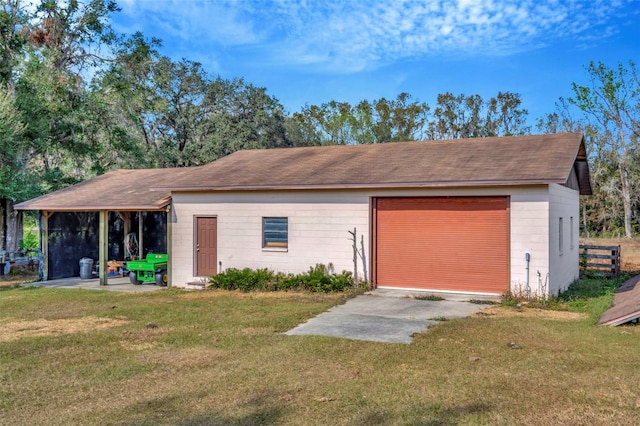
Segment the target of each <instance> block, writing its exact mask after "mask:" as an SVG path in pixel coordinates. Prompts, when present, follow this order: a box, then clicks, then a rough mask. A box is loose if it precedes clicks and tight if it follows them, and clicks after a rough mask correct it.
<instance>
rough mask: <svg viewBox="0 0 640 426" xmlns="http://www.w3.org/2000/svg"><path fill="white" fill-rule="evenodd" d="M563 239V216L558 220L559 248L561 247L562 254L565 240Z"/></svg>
mask: <svg viewBox="0 0 640 426" xmlns="http://www.w3.org/2000/svg"><path fill="white" fill-rule="evenodd" d="M562 239H563V234H562V218H560V220H559V221H558V248H559V249H560V254H562V250H563V248H564V247H563V246H564V241H562Z"/></svg>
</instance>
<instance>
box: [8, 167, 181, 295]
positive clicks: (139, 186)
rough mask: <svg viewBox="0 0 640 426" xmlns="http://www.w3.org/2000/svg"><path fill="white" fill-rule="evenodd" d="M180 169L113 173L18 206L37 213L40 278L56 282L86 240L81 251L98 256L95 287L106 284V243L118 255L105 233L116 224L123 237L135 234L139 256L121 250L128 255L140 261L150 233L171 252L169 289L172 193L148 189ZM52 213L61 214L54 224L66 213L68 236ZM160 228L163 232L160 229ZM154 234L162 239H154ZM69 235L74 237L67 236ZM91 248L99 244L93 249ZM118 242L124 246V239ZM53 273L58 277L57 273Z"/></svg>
mask: <svg viewBox="0 0 640 426" xmlns="http://www.w3.org/2000/svg"><path fill="white" fill-rule="evenodd" d="M183 171H184V169H182V170H179V169H143V170H117V171H113V172H109V173H106V174H104V175H102V176H99V177H97V178H95V179H91V180H88V181H85V182H82V183H79V184H77V185H74V186H70V187H68V188H65V189H62V190H59V191H56V192H54V193H51V194H47V195H43V196H41V197H38V198H35V199H33V200H29V201H26V202H23V203H20V204H18V205H16V209H17V210H35V211H38V212H39V214H40V237H41V238H40V241H41V243H40V244H41V251H42V256H43V262H42V268H41V278H42V280H44V281H47V280H50V279H52V278H54V275H53V274H52V273H53V272H54V269H55V268H56V267H57V265H59V264H60V263H61V262H71V261H73V262H79V260H80V259H79V257H82V256H80V255H79V253H77V249H78V247H79V245H82V244H84V243H86V242H88V243H87V244H88V246H87V247H84V250H85V251H86V252H91V253H95V252H97V260H98V264H99V268H98V277H99V283H100V285H107V278H108V277H107V263H108V261H109V260H112V259H110V256H109V254H110V247H109V244H110V243H112V250H111V253H114V251H115V252H118V253H119V252H120V251H119V250H115V249H114V248H113V244H114V243H117V244H120V242H119V241H118V242H116V241H110V238H109V234H110V231H113V224H114V223H116V222H119V224H121V225H122V227H123V230H122V231H123V235H124V236H129V235H133V236H135V240H136V243H137V244H136V245H137V250H136V251H137V252H130V251H128V250H124V251H125V252H128V253H127V254H128V255H129V256H136V257H138V258H144V255H145V254H146V252H148V251H149V246H150V244H147V243H146V241H145V240H146V239H148V237H149V235H151V234H153V233H155V237H156V240H158V239H159V240H161V241H160V242H159V243H156V244H155V246H156V247H158V246H161V247H162V246H163V247H164V248H165V250H166V252H167V254H169V260H168V262H169V264H168V265H167V269H168V275H169V277H168V278H169V281H168V285H171V255H170V250H171V195H170V193H169V192H168V191H153V190H152V189H151V188H152V187H153V186H157V185H158V184H162V183H165V182H168V181H170V180H171V179H173V178H174V176H175V175H176V174H179V173H180V172H183ZM56 214H58V215H59V216H58V217H57V219H58V222H60V221H63V222H64V221H65V217H63V216H61V215H65V214H67V216H66V220H67V222H66V226H67V227H73V228H74V229H72V230H71V232H67V233H66V236H65V232H62V231H60V230H59V229H54V227H52V224H56V226H59V225H58V222H55V221H54V220H53V219H55V218H56V217H54V215H56ZM69 214H70V215H69ZM145 222H146V225H145ZM110 223H111V225H112V226H111V227H110V226H109V225H110ZM154 223H155V224H156V225H157V226H156V225H154ZM163 225H164V227H165V228H166V229H162V227H163ZM158 230H160V235H157V234H158V232H156V231H158ZM95 233H97V238H96V235H94V234H95ZM70 234H73V235H74V236H76V238H70V237H69V235H70ZM111 240H113V238H112V239H111ZM162 243H164V244H162ZM95 244H97V246H98V247H97V250H96V248H95ZM122 244H123V246H124V244H125V243H124V241H122ZM127 248H130V247H127ZM65 253H67V254H68V253H72V255H71V256H68V255H65ZM120 254H121V255H122V256H123V254H122V253H120ZM65 256H66V258H64V257H65ZM69 257H72V259H70V258H69ZM123 257H124V256H123ZM116 260H124V258H123V259H116ZM56 274H57V275H60V273H59V272H56ZM62 275H67V276H65V277H62V276H55V278H66V277H68V276H69V272H66V273H63V274H62Z"/></svg>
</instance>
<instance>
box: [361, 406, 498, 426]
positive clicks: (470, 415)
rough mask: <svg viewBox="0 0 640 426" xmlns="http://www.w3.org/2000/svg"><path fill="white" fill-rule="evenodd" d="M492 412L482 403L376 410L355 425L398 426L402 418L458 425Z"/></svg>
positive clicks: (434, 424)
mask: <svg viewBox="0 0 640 426" xmlns="http://www.w3.org/2000/svg"><path fill="white" fill-rule="evenodd" d="M489 411H491V406H489V405H487V404H482V403H471V404H460V405H453V406H451V407H442V406H441V405H428V406H419V407H416V408H415V409H414V410H413V411H412V412H410V413H394V412H391V411H385V410H376V411H373V412H371V413H367V414H366V415H364V416H362V417H360V418H359V419H358V420H357V421H356V422H355V424H358V425H363V426H364V425H376V424H397V423H398V422H399V421H400V417H401V418H402V421H401V422H402V423H405V422H406V424H420V425H431V426H449V425H458V424H460V423H461V422H463V421H465V422H468V421H469V420H470V419H476V418H477V416H479V415H482V414H485V413H488V412H489ZM405 414H406V415H405Z"/></svg>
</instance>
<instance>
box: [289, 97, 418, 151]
mask: <svg viewBox="0 0 640 426" xmlns="http://www.w3.org/2000/svg"><path fill="white" fill-rule="evenodd" d="M428 111H429V107H428V105H427V104H425V103H422V102H418V101H413V100H412V98H411V95H409V94H408V93H400V94H399V95H398V96H397V97H396V98H395V99H392V100H387V99H386V98H380V99H378V100H374V101H373V102H369V101H368V100H363V101H361V102H359V103H358V104H357V105H355V106H352V105H351V104H349V103H348V102H337V101H333V100H332V101H329V102H327V103H324V104H322V105H320V106H317V105H311V106H308V105H307V106H305V107H304V108H303V109H302V111H301V112H299V113H295V114H293V116H292V118H291V120H290V121H289V122H288V125H287V131H288V134H289V137H290V138H291V140H292V143H293V144H294V145H296V146H310V145H353V144H369V143H384V142H397V141H409V140H416V139H421V138H422V137H423V133H424V131H423V130H424V127H425V123H426V121H427V113H428Z"/></svg>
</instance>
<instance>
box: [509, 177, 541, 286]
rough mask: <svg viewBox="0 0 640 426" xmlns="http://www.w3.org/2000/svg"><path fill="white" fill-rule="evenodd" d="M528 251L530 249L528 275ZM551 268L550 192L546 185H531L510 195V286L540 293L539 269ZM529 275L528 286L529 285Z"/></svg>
mask: <svg viewBox="0 0 640 426" xmlns="http://www.w3.org/2000/svg"><path fill="white" fill-rule="evenodd" d="M526 253H529V255H530V256H529V276H528V277H527V261H526ZM538 271H540V274H541V276H545V275H546V274H547V272H548V271H549V195H548V192H547V187H546V186H544V187H536V188H532V189H530V190H528V191H526V192H523V193H517V194H514V195H513V196H512V197H511V290H512V291H513V292H514V293H516V294H522V295H525V294H526V293H527V291H529V294H530V295H532V296H534V295H541V290H540V289H539V288H538V279H537V272H538ZM527 279H528V283H529V285H528V288H527Z"/></svg>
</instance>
